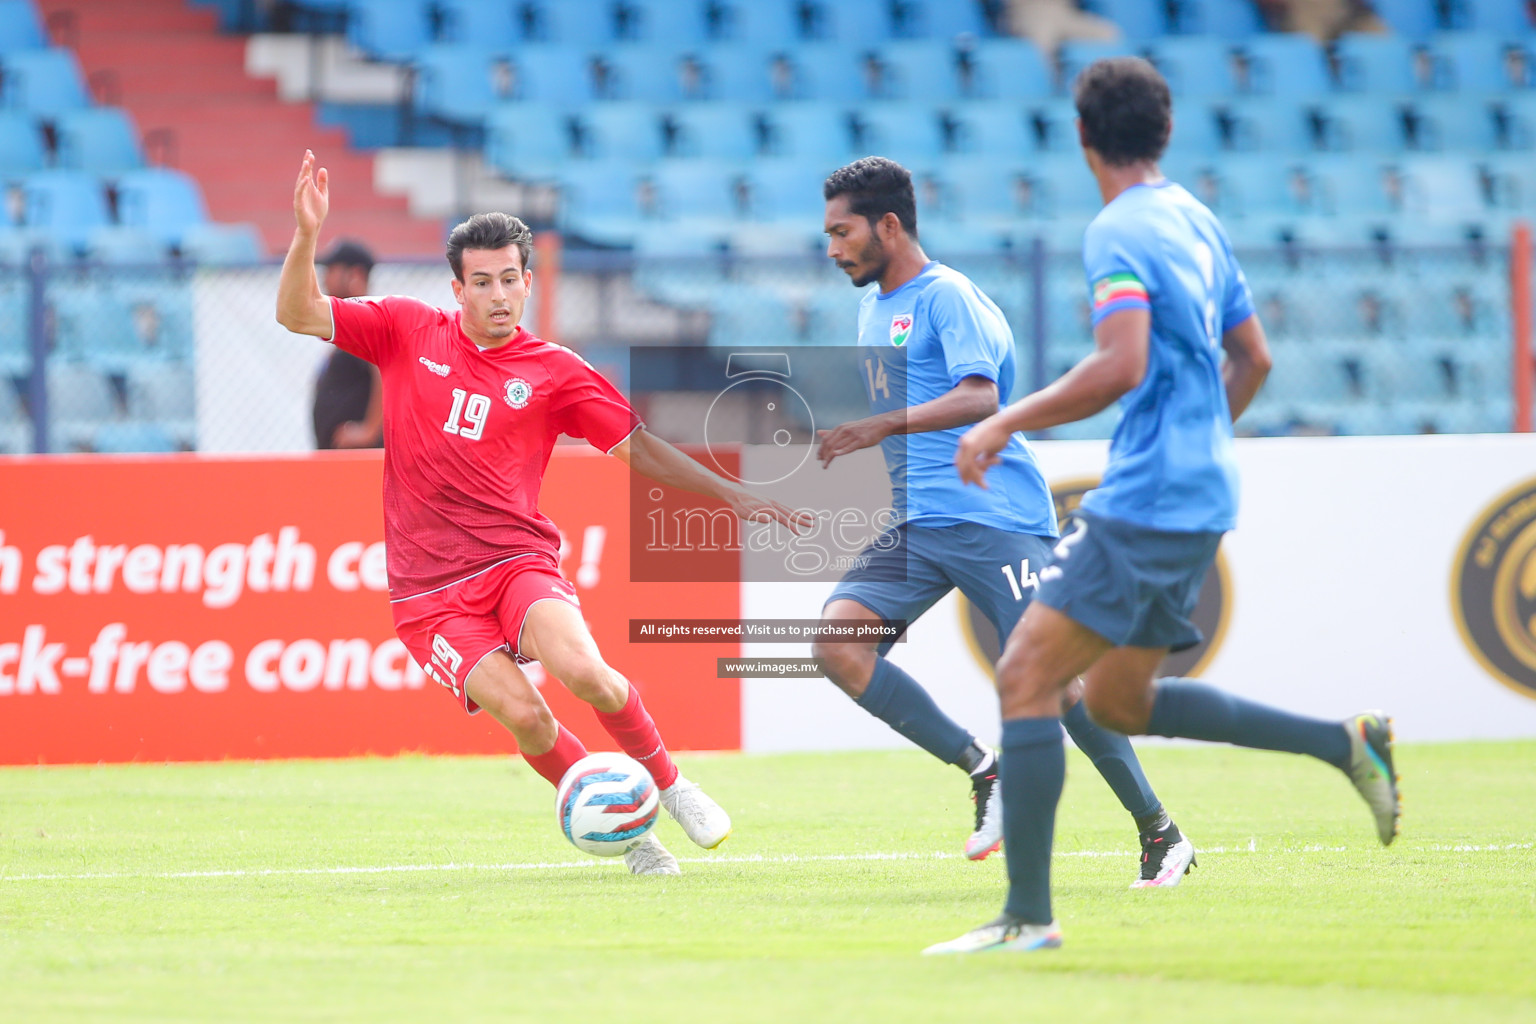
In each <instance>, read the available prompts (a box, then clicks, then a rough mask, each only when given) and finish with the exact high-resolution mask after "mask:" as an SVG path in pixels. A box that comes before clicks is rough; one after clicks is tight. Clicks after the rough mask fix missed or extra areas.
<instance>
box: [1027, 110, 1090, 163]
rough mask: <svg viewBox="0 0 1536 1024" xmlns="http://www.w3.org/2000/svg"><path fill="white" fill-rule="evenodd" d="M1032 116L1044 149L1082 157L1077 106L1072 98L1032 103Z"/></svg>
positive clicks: (1039, 143) (1036, 133)
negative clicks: (1078, 135)
mask: <svg viewBox="0 0 1536 1024" xmlns="http://www.w3.org/2000/svg"><path fill="white" fill-rule="evenodd" d="M1030 116H1031V119H1032V120H1033V121H1034V124H1035V137H1036V139H1037V140H1038V145H1039V148H1040V149H1041V150H1042V151H1047V152H1051V153H1068V154H1072V155H1076V156H1078V159H1082V157H1081V155H1080V153H1081V150H1080V149H1079V146H1078V141H1077V107H1076V106H1075V105H1074V104H1073V103H1072V101H1071V100H1068V99H1058V100H1050V101H1047V102H1045V103H1035V104H1031V106H1030Z"/></svg>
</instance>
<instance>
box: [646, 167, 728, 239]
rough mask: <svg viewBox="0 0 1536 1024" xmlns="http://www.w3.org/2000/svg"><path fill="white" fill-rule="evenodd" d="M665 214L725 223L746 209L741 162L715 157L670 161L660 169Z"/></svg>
mask: <svg viewBox="0 0 1536 1024" xmlns="http://www.w3.org/2000/svg"><path fill="white" fill-rule="evenodd" d="M656 189H657V195H658V198H659V202H660V204H661V215H662V217H663V218H664V219H666V220H669V221H678V220H681V221H693V222H704V224H703V225H701V226H709V227H715V226H720V227H721V228H722V230H723V228H724V226H725V225H727V224H729V222H731V221H734V220H739V219H740V218H741V217H742V216H743V215H744V214H745V212H746V210H745V209H744V207H745V205H746V195H745V192H746V186H745V183H744V178H743V172H742V169H741V167H740V166H739V165H733V164H729V163H725V162H723V161H714V160H687V161H668V162H666V163H663V164H660V165H659V166H658V167H657V168H656Z"/></svg>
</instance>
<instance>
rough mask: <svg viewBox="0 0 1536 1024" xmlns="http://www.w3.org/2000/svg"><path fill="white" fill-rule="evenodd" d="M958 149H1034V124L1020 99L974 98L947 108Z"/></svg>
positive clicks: (1013, 153) (1008, 152)
mask: <svg viewBox="0 0 1536 1024" xmlns="http://www.w3.org/2000/svg"><path fill="white" fill-rule="evenodd" d="M950 123H951V125H952V126H953V132H954V138H953V140H952V141H953V144H954V147H955V149H956V151H957V152H961V153H973V154H979V155H987V156H1001V157H1014V158H1016V157H1020V156H1025V155H1027V154H1029V153H1033V152H1034V151H1035V127H1034V122H1033V120H1032V118H1031V115H1030V113H1029V112H1028V111H1027V110H1026V109H1025V108H1024V107H1023V105H1021V104H1019V103H1010V102H1007V101H987V100H982V101H977V102H972V103H964V104H960V105H958V106H956V107H954V108H952V109H951V111H950Z"/></svg>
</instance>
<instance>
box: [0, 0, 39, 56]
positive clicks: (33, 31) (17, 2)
mask: <svg viewBox="0 0 1536 1024" xmlns="http://www.w3.org/2000/svg"><path fill="white" fill-rule="evenodd" d="M47 45H48V42H47V38H46V37H45V36H44V35H43V26H42V24H41V23H40V22H39V21H38V18H37V8H35V7H33V6H32V0H0V60H3V58H4V56H5V55H6V54H8V53H14V52H16V51H18V50H41V49H42V48H44V47H45V46H47Z"/></svg>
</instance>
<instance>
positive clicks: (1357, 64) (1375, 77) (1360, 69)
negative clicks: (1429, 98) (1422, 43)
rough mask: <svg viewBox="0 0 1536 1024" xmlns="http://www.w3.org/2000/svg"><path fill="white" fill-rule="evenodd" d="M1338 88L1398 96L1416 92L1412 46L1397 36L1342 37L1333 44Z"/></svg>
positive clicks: (1353, 35)
mask: <svg viewBox="0 0 1536 1024" xmlns="http://www.w3.org/2000/svg"><path fill="white" fill-rule="evenodd" d="M1334 56H1335V57H1336V58H1337V60H1338V62H1339V85H1340V87H1341V88H1343V89H1344V90H1346V91H1348V92H1369V93H1402V92H1413V91H1414V90H1415V89H1417V88H1419V84H1420V83H1419V79H1418V75H1417V73H1416V72H1415V71H1414V52H1413V44H1412V43H1410V42H1409V41H1408V40H1406V39H1404V38H1402V37H1400V36H1378V35H1365V34H1362V33H1358V32H1349V33H1345V34H1344V35H1343V36H1340V37H1339V41H1338V42H1337V43H1335V44H1334Z"/></svg>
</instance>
